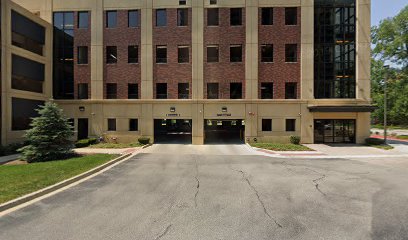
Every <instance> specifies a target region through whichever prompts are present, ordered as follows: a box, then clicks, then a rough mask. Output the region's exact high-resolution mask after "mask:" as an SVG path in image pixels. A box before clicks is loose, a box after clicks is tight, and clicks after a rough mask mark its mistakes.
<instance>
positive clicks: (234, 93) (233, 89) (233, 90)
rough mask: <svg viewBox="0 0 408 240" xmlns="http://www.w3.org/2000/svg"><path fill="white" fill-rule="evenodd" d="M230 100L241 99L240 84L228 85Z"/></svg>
mask: <svg viewBox="0 0 408 240" xmlns="http://www.w3.org/2000/svg"><path fill="white" fill-rule="evenodd" d="M230 99H242V83H230Z"/></svg>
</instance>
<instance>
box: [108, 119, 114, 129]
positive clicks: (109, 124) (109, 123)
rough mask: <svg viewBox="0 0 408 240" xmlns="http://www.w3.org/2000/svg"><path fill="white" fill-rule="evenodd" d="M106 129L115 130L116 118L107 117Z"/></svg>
mask: <svg viewBox="0 0 408 240" xmlns="http://www.w3.org/2000/svg"><path fill="white" fill-rule="evenodd" d="M108 131H116V119H115V118H109V119H108Z"/></svg>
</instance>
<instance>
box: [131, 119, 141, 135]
mask: <svg viewBox="0 0 408 240" xmlns="http://www.w3.org/2000/svg"><path fill="white" fill-rule="evenodd" d="M129 131H130V132H137V131H139V120H138V119H129Z"/></svg>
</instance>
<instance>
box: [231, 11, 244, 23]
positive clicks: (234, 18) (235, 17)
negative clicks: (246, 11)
mask: <svg viewBox="0 0 408 240" xmlns="http://www.w3.org/2000/svg"><path fill="white" fill-rule="evenodd" d="M230 24H231V26H240V25H242V8H231V9H230Z"/></svg>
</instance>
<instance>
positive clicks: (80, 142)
mask: <svg viewBox="0 0 408 240" xmlns="http://www.w3.org/2000/svg"><path fill="white" fill-rule="evenodd" d="M89 145H91V144H90V143H89V139H81V140H78V141H77V142H76V143H75V147H76V148H84V147H88V146H89Z"/></svg>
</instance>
